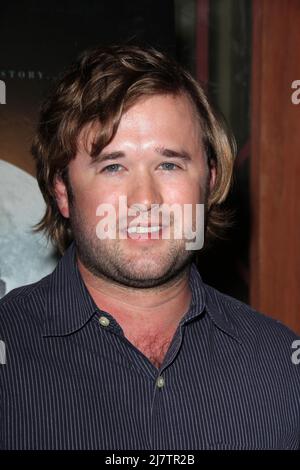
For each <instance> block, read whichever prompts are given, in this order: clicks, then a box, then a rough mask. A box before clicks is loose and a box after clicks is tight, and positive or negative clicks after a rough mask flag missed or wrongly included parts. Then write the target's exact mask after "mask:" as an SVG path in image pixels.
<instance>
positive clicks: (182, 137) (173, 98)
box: [78, 93, 202, 154]
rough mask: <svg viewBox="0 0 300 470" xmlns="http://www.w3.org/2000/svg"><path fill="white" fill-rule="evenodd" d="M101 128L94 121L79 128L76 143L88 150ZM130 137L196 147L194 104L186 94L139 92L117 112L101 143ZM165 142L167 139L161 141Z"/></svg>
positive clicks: (197, 127) (198, 134) (198, 127)
mask: <svg viewBox="0 0 300 470" xmlns="http://www.w3.org/2000/svg"><path fill="white" fill-rule="evenodd" d="M102 133H103V128H102V126H101V124H100V123H99V122H97V121H95V122H93V123H89V124H88V125H86V126H85V127H84V128H83V130H82V131H81V133H80V135H79V138H78V141H79V142H78V144H79V147H81V146H82V145H83V146H84V148H85V149H86V150H87V152H88V153H89V154H90V153H91V150H92V145H93V144H94V143H95V142H97V140H98V139H99V137H100V136H101V134H102ZM124 139H125V140H128V139H132V140H135V141H136V142H138V141H141V142H142V141H145V139H146V140H147V139H148V140H149V139H150V140H151V139H153V140H155V141H157V140H161V141H162V142H161V143H162V144H163V143H164V142H163V141H164V140H166V141H168V143H169V144H170V143H173V144H174V145H178V146H188V147H193V146H194V147H195V146H196V147H199V144H200V146H201V142H202V131H201V125H200V119H199V116H198V113H197V111H196V108H195V105H194V104H193V103H192V101H191V99H190V98H189V97H188V96H187V95H186V94H183V93H182V94H177V95H172V94H158V95H151V96H142V97H140V98H139V99H138V100H137V101H136V102H135V103H133V104H132V105H131V106H130V107H129V108H128V109H127V110H126V111H125V112H124V113H123V114H122V116H121V119H120V122H119V125H118V128H117V131H116V133H115V135H114V137H113V139H112V140H111V141H110V142H109V144H108V145H107V146H105V147H108V148H110V147H111V146H114V145H116V144H117V145H118V144H120V143H122V142H123V141H124ZM165 143H167V142H165Z"/></svg>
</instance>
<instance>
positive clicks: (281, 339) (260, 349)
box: [205, 286, 300, 391]
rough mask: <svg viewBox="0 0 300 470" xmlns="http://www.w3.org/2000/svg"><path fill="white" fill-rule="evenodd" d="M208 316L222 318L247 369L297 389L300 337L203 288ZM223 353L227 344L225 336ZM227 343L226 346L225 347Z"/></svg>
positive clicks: (216, 292) (223, 295)
mask: <svg viewBox="0 0 300 470" xmlns="http://www.w3.org/2000/svg"><path fill="white" fill-rule="evenodd" d="M205 289H206V297H207V299H206V301H207V303H206V305H207V309H208V310H210V313H211V316H213V315H215V317H217V316H218V315H219V317H220V318H223V325H224V324H225V325H230V328H231V331H233V333H234V334H233V337H235V338H236V339H237V340H238V342H239V345H240V347H239V353H238V354H239V355H240V356H241V358H243V359H242V360H243V362H244V364H245V365H246V366H247V368H248V369H253V368H254V369H255V370H261V371H263V373H264V374H267V375H268V374H269V375H271V376H277V377H281V378H282V380H283V381H285V382H286V383H289V384H290V385H291V386H292V387H293V388H294V386H295V385H296V384H297V385H296V389H297V390H298V391H299V388H300V336H299V335H298V334H296V333H295V332H294V331H292V330H291V329H290V328H288V327H287V326H286V325H284V324H283V323H282V322H281V321H279V320H276V319H274V318H272V317H271V316H268V315H265V314H263V313H261V312H258V311H256V310H255V309H253V308H252V307H250V306H249V305H247V304H246V303H244V302H241V301H239V300H237V299H234V298H232V297H230V296H228V295H225V294H222V293H221V292H219V291H217V290H216V289H214V288H212V287H210V286H205ZM221 336H222V339H221V341H222V344H223V347H224V349H226V347H228V342H227V340H226V338H224V335H221ZM225 343H226V344H225Z"/></svg>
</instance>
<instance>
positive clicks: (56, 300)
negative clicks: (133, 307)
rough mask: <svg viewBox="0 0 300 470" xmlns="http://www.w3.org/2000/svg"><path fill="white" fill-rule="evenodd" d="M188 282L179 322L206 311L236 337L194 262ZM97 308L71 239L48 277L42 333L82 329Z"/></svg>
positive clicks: (212, 291)
mask: <svg viewBox="0 0 300 470" xmlns="http://www.w3.org/2000/svg"><path fill="white" fill-rule="evenodd" d="M189 284H190V288H191V292H192V300H191V305H190V308H189V310H188V312H187V313H186V315H185V316H184V317H183V319H182V320H181V324H182V325H185V324H187V323H189V322H190V321H193V320H194V319H196V318H198V317H200V315H201V314H202V313H203V312H207V313H208V315H209V316H210V318H211V320H212V321H213V323H214V325H215V326H216V327H217V328H219V329H220V330H221V331H223V332H224V333H226V334H228V335H229V336H231V337H233V338H235V339H237V340H239V337H238V333H237V331H236V328H235V325H234V324H233V323H232V321H231V320H230V318H229V316H228V315H227V314H226V308H225V305H224V302H220V298H219V297H218V295H219V296H220V295H221V294H219V293H218V292H217V291H216V290H215V289H212V288H210V287H209V286H207V285H206V284H204V283H203V281H202V278H201V276H200V273H199V271H198V269H197V267H196V265H195V263H192V264H191V269H190V276H189ZM97 311H99V309H98V307H97V305H96V304H95V302H94V301H93V299H92V297H91V295H90V294H89V292H88V290H87V288H86V286H85V284H84V282H83V280H82V277H81V274H80V272H79V269H78V266H77V261H76V249H75V244H74V242H73V243H72V244H71V245H70V247H69V248H68V249H67V251H66V252H65V254H64V256H63V257H62V258H61V260H60V261H59V262H58V265H57V267H56V269H55V270H54V272H53V273H52V275H51V276H50V285H49V292H48V296H47V300H46V318H45V323H44V336H63V335H68V334H71V333H73V332H75V331H77V330H79V329H80V328H82V327H83V326H84V325H85V324H86V323H87V322H88V321H89V320H90V318H91V317H92V316H93V315H94V314H95V313H96V312H97Z"/></svg>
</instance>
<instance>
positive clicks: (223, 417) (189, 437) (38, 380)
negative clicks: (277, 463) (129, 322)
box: [0, 245, 300, 450]
mask: <svg viewBox="0 0 300 470" xmlns="http://www.w3.org/2000/svg"><path fill="white" fill-rule="evenodd" d="M190 286H191V290H192V302H191V305H190V309H189V311H188V312H187V313H186V315H185V316H184V317H183V318H182V320H181V322H180V324H179V327H178V329H177V331H176V333H175V335H174V338H173V341H172V343H171V345H170V347H169V350H168V352H167V354H166V357H165V359H164V362H163V364H162V366H161V368H160V369H159V370H158V369H157V368H156V367H155V366H154V365H153V364H152V363H151V362H150V361H149V360H148V359H147V358H146V357H145V356H144V355H143V354H142V353H141V352H140V351H139V350H138V349H136V348H135V347H134V346H133V345H132V344H131V343H130V342H129V341H128V340H127V339H126V337H125V336H124V334H123V332H122V329H121V327H120V326H119V324H118V323H117V322H116V321H115V319H114V318H113V317H112V316H111V315H110V314H109V313H107V312H105V311H102V310H100V309H99V308H98V307H97V306H96V305H95V303H94V301H93V300H92V298H91V296H90V295H89V293H88V291H87V289H86V287H85V284H84V282H83V280H82V278H81V275H80V273H79V270H78V267H77V263H76V253H75V248H74V246H73V245H71V247H70V248H69V249H68V250H67V252H66V254H65V255H64V256H63V258H62V259H61V260H60V262H59V264H58V266H57V268H56V269H55V271H54V272H53V273H52V274H51V275H49V276H47V277H45V278H44V279H42V280H41V281H39V282H37V283H35V284H32V285H30V286H25V287H22V288H18V289H15V290H14V291H12V292H10V293H9V294H8V295H6V296H5V297H4V298H3V299H2V300H1V301H0V340H2V341H3V342H4V343H5V346H6V364H0V400H1V402H0V448H1V449H105V450H122V449H131V450H133V449H138V450H140V449H146V450H183V449H185V450H195V449H296V448H299V445H300V444H299V440H300V365H298V366H297V365H295V364H294V363H293V362H292V358H291V357H292V353H293V349H292V343H293V341H294V340H295V339H297V336H296V335H295V334H294V333H292V332H291V331H290V330H289V329H288V328H286V327H285V326H283V325H282V324H280V323H279V322H277V321H274V320H271V319H270V318H268V317H266V316H264V315H261V314H259V313H257V312H255V311H253V310H252V309H251V308H250V307H249V306H247V305H245V304H243V303H242V302H239V301H237V300H235V299H232V298H231V297H228V296H226V295H223V294H221V293H220V292H218V291H216V290H215V289H213V288H211V287H209V286H207V285H205V284H204V283H203V281H202V280H201V277H200V275H199V273H198V271H197V269H196V267H195V265H194V264H193V265H192V267H191V275H190ZM162 315H163V312H162Z"/></svg>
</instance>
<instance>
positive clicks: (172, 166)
mask: <svg viewBox="0 0 300 470" xmlns="http://www.w3.org/2000/svg"><path fill="white" fill-rule="evenodd" d="M160 166H163V167H164V169H165V170H168V171H170V170H171V171H172V170H177V169H178V170H180V169H181V168H180V166H178V165H176V163H171V162H164V163H161V165H160Z"/></svg>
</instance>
